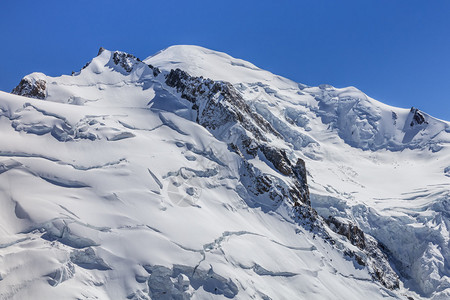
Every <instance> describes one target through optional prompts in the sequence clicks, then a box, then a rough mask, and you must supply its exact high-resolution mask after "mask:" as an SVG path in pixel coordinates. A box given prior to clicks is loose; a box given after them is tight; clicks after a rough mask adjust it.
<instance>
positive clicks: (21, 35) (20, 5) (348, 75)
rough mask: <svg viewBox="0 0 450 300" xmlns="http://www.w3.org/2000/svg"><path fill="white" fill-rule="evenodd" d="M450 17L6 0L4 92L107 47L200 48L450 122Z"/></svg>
mask: <svg viewBox="0 0 450 300" xmlns="http://www.w3.org/2000/svg"><path fill="white" fill-rule="evenodd" d="M449 16H450V1H446V0H442V1H440V0H434V1H425V0H423V1H416V0H409V1H406V0H405V1H403V0H365V1H362V0H352V1H350V0H349V1H346V0H340V1H337V0H314V1H313V0H309V1H287V0H279V1H265V0H260V1H245V0H241V1H196V0H191V1H170V0H165V1H163V0H159V1H138V0H128V1H116V0H110V1H102V0H96V1H85V0H76V1H75V0H72V1H65V0H59V1H53V0H47V1H28V0H23V1H2V2H1V4H0V37H1V41H2V43H1V47H0V57H1V59H0V90H3V91H10V90H11V89H12V88H13V87H14V86H15V85H17V83H18V82H19V81H20V79H21V78H22V77H23V76H25V75H26V74H29V73H31V72H35V71H39V72H43V73H46V74H48V75H51V76H58V75H61V74H70V73H71V72H72V71H73V70H74V71H76V70H79V69H80V68H81V67H82V66H83V65H84V64H85V63H86V62H87V61H89V60H90V59H92V57H94V56H95V55H96V54H97V50H98V48H99V47H100V46H103V47H105V48H107V49H110V50H123V51H127V52H130V53H132V54H134V55H136V56H138V57H140V58H141V59H143V58H145V57H147V56H149V55H151V54H153V53H155V52H157V51H159V50H161V49H163V48H166V47H168V46H170V45H175V44H195V45H200V46H204V47H207V48H211V49H214V50H219V51H223V52H226V53H228V54H230V55H232V56H234V57H238V58H242V59H245V60H248V61H250V62H252V63H254V64H256V65H257V66H259V67H261V68H263V69H267V70H269V71H272V72H273V73H276V74H279V75H282V76H285V77H288V78H290V79H292V80H295V81H298V82H301V83H304V84H308V85H318V84H322V83H328V84H331V85H334V86H336V87H343V86H350V85H352V86H356V87H357V88H359V89H361V90H362V91H364V92H365V93H366V94H368V95H369V96H371V97H373V98H375V99H377V100H380V101H382V102H385V103H387V104H390V105H394V106H399V107H405V108H409V107H411V106H415V107H418V108H419V109H422V110H424V111H425V112H428V113H429V114H431V115H433V116H435V117H438V118H441V119H445V120H449V121H450V17H449Z"/></svg>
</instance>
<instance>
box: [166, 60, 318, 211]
mask: <svg viewBox="0 0 450 300" xmlns="http://www.w3.org/2000/svg"><path fill="white" fill-rule="evenodd" d="M166 84H167V85H168V86H170V87H173V88H175V89H176V90H177V92H179V93H181V97H182V98H184V99H187V100H188V101H190V102H191V103H193V105H192V108H193V109H194V110H196V111H197V118H196V121H197V122H198V123H199V124H200V125H202V126H204V127H205V128H207V129H209V130H211V131H212V133H213V134H214V133H216V136H217V137H218V138H219V139H222V140H226V141H227V142H229V143H231V145H232V147H231V148H232V150H233V151H235V152H236V153H238V154H239V155H241V157H242V158H243V159H244V160H246V159H248V158H255V157H256V156H257V155H259V153H261V154H262V155H263V156H264V157H265V159H267V160H268V161H269V162H270V163H272V165H273V168H274V169H275V170H277V171H278V172H280V173H281V174H282V175H284V176H286V177H289V178H290V181H291V184H290V185H286V183H284V182H282V181H280V180H279V179H276V178H271V176H269V175H267V174H263V173H261V172H260V171H259V170H256V169H255V168H254V167H253V165H252V164H251V163H249V162H248V161H245V164H244V165H243V168H244V169H245V172H244V173H245V174H246V176H248V177H249V178H248V180H249V181H248V185H247V190H248V192H249V193H250V194H252V195H254V196H255V197H257V198H258V197H260V196H261V195H264V194H266V193H267V194H268V195H269V197H270V199H272V200H273V206H274V207H278V205H279V204H280V202H281V201H282V200H283V199H285V200H286V199H287V200H289V202H290V203H291V205H292V206H294V205H295V203H297V205H298V203H301V204H302V205H307V206H308V207H309V208H308V209H311V208H310V200H309V190H308V185H307V180H306V171H305V167H304V162H303V161H302V160H301V159H298V161H297V162H296V163H292V162H291V161H290V160H289V158H288V156H287V154H286V152H285V150H283V149H278V148H276V147H274V146H272V145H270V141H271V139H277V138H282V137H281V135H280V134H279V133H278V131H276V130H275V129H274V128H273V127H272V125H271V124H270V123H269V122H267V121H266V120H265V119H264V118H263V117H262V116H261V115H259V114H258V113H257V112H255V111H254V110H252V109H251V108H250V106H249V105H248V104H247V103H246V102H245V100H244V99H243V98H242V96H241V95H240V93H239V92H238V91H237V90H236V89H235V88H234V86H233V85H231V84H230V83H227V82H221V81H213V80H211V79H206V78H203V77H191V76H190V75H189V74H187V73H186V72H184V71H182V70H180V69H176V70H171V71H170V73H169V74H168V75H167V77H166ZM223 128H233V130H234V132H236V131H238V132H240V135H239V137H237V138H235V137H231V136H232V135H233V133H232V132H230V131H231V130H230V129H228V131H226V132H223V131H222V130H223ZM219 131H220V132H219ZM257 202H258V203H260V202H259V201H257ZM260 204H261V203H260ZM264 205H267V203H265V204H264Z"/></svg>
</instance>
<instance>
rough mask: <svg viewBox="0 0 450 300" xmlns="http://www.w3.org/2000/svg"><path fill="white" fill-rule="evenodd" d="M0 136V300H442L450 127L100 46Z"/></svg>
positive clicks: (323, 93) (449, 260)
mask: <svg viewBox="0 0 450 300" xmlns="http://www.w3.org/2000/svg"><path fill="white" fill-rule="evenodd" d="M176 69H179V70H176ZM0 129H1V130H0V138H1V140H2V143H1V144H0V205H1V210H0V299H265V300H267V299H363V298H365V299H385V298H393V299H411V298H412V299H448V298H450V241H449V240H450V235H449V230H450V123H449V122H446V121H442V120H438V119H435V118H433V117H431V116H429V115H428V114H426V113H425V112H422V111H420V110H418V109H416V108H411V109H402V108H395V107H390V106H388V105H385V104H383V103H380V102H378V101H376V100H374V99H372V98H370V97H368V96H367V95H365V94H364V93H362V92H361V91H359V90H357V89H356V88H353V87H348V88H342V89H338V88H334V87H332V86H329V85H322V86H319V87H309V86H305V85H303V84H299V83H295V82H293V81H291V80H288V79H286V78H283V77H280V76H277V75H274V74H271V73H270V72H267V71H264V70H261V69H259V68H258V67H256V66H254V65H253V64H251V63H249V62H246V61H243V60H240V59H235V58H232V57H230V56H228V55H227V54H224V53H220V52H216V51H212V50H208V49H205V48H201V47H197V46H172V47H170V48H167V49H165V50H163V51H161V52H159V53H157V54H155V55H153V56H150V57H148V58H147V59H145V60H143V61H141V60H139V59H137V58H135V57H134V56H132V55H130V54H127V53H123V52H120V51H115V52H113V51H108V50H105V49H103V48H101V49H100V51H99V54H98V56H97V57H95V58H94V59H93V60H92V61H91V62H90V63H88V64H87V65H86V66H85V67H84V68H83V69H82V70H81V71H80V72H77V73H74V74H72V75H71V76H68V75H63V76H61V77H49V76H46V75H45V74H42V73H32V74H30V75H28V76H26V77H25V78H24V79H23V80H22V81H21V82H20V84H19V86H18V87H16V88H15V89H14V91H13V94H9V93H6V92H0Z"/></svg>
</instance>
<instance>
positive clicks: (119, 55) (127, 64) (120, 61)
mask: <svg viewBox="0 0 450 300" xmlns="http://www.w3.org/2000/svg"><path fill="white" fill-rule="evenodd" d="M112 59H113V61H114V63H115V64H116V65H118V66H121V67H122V68H123V69H124V70H125V71H126V72H128V73H130V72H131V71H132V70H133V67H134V66H135V65H136V64H137V63H138V62H140V61H141V60H140V59H139V58H137V57H136V56H134V55H132V54H129V53H125V52H120V51H115V52H114V54H113V58H112Z"/></svg>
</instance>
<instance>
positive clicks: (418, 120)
mask: <svg viewBox="0 0 450 300" xmlns="http://www.w3.org/2000/svg"><path fill="white" fill-rule="evenodd" d="M410 113H412V114H413V118H412V121H411V123H410V124H409V125H410V126H411V127H412V126H414V125H421V124H428V122H427V121H426V120H425V117H424V116H423V114H422V113H421V112H420V110H418V109H417V108H415V107H411V110H410Z"/></svg>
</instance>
